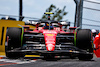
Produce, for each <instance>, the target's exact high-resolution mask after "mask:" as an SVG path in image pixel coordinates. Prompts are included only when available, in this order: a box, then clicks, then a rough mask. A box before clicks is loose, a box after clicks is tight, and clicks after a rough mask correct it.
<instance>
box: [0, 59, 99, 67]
mask: <svg viewBox="0 0 100 67" xmlns="http://www.w3.org/2000/svg"><path fill="white" fill-rule="evenodd" d="M0 67H100V58H96V57H94V58H93V59H92V60H91V61H80V60H78V59H77V58H76V59H70V58H66V59H61V60H57V61H56V60H47V61H46V60H42V59H34V60H30V59H0Z"/></svg>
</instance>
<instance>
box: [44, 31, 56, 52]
mask: <svg viewBox="0 0 100 67" xmlns="http://www.w3.org/2000/svg"><path fill="white" fill-rule="evenodd" d="M43 34H44V39H45V45H46V49H47V50H48V51H54V50H55V44H56V35H57V32H56V31H53V30H49V31H44V33H43Z"/></svg>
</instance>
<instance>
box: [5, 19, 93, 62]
mask: <svg viewBox="0 0 100 67" xmlns="http://www.w3.org/2000/svg"><path fill="white" fill-rule="evenodd" d="M30 22H31V24H30V25H35V26H36V28H35V29H34V30H30V28H29V27H25V26H23V27H22V28H8V30H7V42H8V46H7V50H6V56H7V57H9V58H12V57H24V56H25V55H28V54H29V55H40V56H44V58H45V59H47V58H55V56H70V57H71V58H73V57H78V58H79V60H91V59H92V58H93V44H92V34H91V30H90V29H79V28H77V27H69V28H68V29H66V27H68V26H70V23H69V22H62V21H51V20H41V21H40V20H39V21H30Z"/></svg>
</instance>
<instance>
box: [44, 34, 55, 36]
mask: <svg viewBox="0 0 100 67" xmlns="http://www.w3.org/2000/svg"><path fill="white" fill-rule="evenodd" d="M46 35H47V36H54V34H46Z"/></svg>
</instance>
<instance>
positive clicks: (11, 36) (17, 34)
mask: <svg viewBox="0 0 100 67" xmlns="http://www.w3.org/2000/svg"><path fill="white" fill-rule="evenodd" d="M21 33H22V30H21V28H17V27H11V28H8V29H7V37H8V46H7V49H6V56H7V57H8V58H19V57H24V55H23V53H18V52H10V51H11V50H13V49H16V48H20V47H21Z"/></svg>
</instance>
